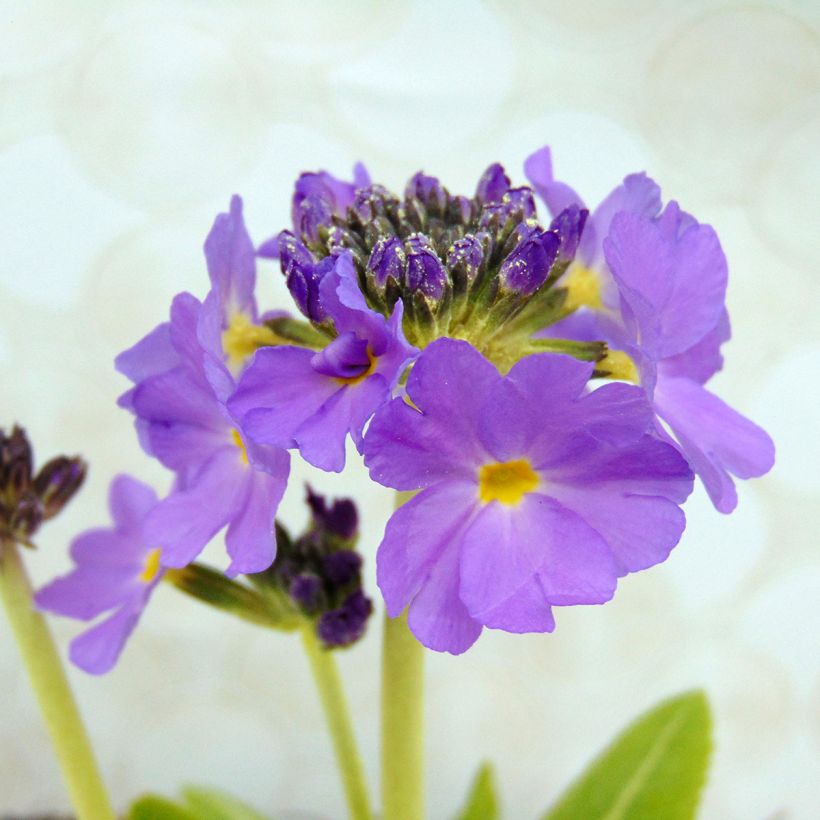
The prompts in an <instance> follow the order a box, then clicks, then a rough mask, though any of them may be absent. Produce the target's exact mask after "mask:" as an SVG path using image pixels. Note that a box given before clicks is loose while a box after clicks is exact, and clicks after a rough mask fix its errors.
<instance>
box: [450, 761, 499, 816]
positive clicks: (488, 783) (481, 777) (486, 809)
mask: <svg viewBox="0 0 820 820" xmlns="http://www.w3.org/2000/svg"><path fill="white" fill-rule="evenodd" d="M499 816H500V812H499V808H498V798H497V797H496V792H495V775H494V773H493V767H492V764H490V763H483V764H482V765H481V768H480V769H479V770H478V772H476V776H475V777H474V778H473V782H472V785H471V786H470V792H469V794H468V795H467V802H466V803H465V804H464V807H463V808H462V809H461V811H460V812H459V813H458V814H457V815H456V818H455V820H498V817H499Z"/></svg>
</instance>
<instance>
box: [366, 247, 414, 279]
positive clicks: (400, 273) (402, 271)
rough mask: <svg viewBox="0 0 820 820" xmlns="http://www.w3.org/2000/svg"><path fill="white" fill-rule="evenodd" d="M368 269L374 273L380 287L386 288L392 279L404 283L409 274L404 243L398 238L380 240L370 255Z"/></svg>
mask: <svg viewBox="0 0 820 820" xmlns="http://www.w3.org/2000/svg"><path fill="white" fill-rule="evenodd" d="M367 269H368V270H369V271H371V272H372V273H373V278H374V279H375V281H376V284H377V285H378V286H379V287H384V285H385V284H386V283H387V280H388V279H389V278H390V277H392V278H393V279H395V280H396V282H399V283H402V282H404V280H405V276H406V274H407V254H406V253H405V252H404V245H403V244H402V241H401V240H400V239H399V238H398V237H396V236H391V237H389V238H386V239H379V240H378V242H376V244H375V245H374V247H373V251H372V252H371V254H370V259H369V260H368V262H367Z"/></svg>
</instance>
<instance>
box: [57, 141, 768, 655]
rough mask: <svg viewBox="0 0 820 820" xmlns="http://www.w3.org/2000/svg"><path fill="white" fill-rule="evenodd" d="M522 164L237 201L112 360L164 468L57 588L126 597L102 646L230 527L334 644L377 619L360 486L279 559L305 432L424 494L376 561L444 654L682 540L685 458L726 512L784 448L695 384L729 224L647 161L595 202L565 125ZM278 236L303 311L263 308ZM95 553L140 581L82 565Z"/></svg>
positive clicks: (142, 433) (328, 182)
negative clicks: (559, 175)
mask: <svg viewBox="0 0 820 820" xmlns="http://www.w3.org/2000/svg"><path fill="white" fill-rule="evenodd" d="M525 171H526V175H527V177H528V179H529V180H530V182H531V183H532V187H530V186H528V185H523V186H516V185H514V184H513V183H512V181H511V180H510V177H509V176H508V175H507V173H506V172H505V170H504V169H503V168H502V167H501V166H500V165H499V164H497V163H495V164H492V165H490V166H489V167H488V168H487V170H486V171H485V172H484V173H483V174H482V175H481V177H480V178H479V181H478V184H477V187H476V190H475V192H474V194H473V195H471V196H466V195H454V194H451V193H450V192H449V191H448V190H447V189H446V187H444V185H443V184H442V183H441V182H440V180H439V179H437V178H436V177H433V176H430V175H427V174H425V173H422V172H419V173H417V174H414V175H413V176H412V177H411V178H410V180H409V181H408V183H407V185H406V187H405V189H404V191H403V193H402V194H401V195H397V194H394V193H393V192H391V191H389V190H388V189H387V188H385V187H384V186H382V185H379V184H374V183H372V182H371V179H370V176H369V174H368V172H367V171H366V170H365V169H364V167H363V166H361V165H358V166H356V168H355V169H354V172H353V180H352V181H345V180H340V179H337V178H336V177H334V176H333V175H331V174H330V173H328V172H326V171H320V172H317V173H305V174H302V175H301V176H300V177H299V179H298V180H297V182H296V185H295V190H294V194H293V198H292V201H291V217H292V223H293V224H292V225H291V226H290V228H286V229H284V230H278V231H273V232H272V236H271V238H270V239H268V240H266V241H264V242H263V243H262V244H261V245H259V246H258V247H256V246H255V245H254V243H253V242H252V240H251V237H250V236H249V234H248V231H247V229H246V227H245V224H244V220H243V214H242V201H241V200H240V199H239V198H238V197H234V198H233V199H232V200H231V204H230V209H229V211H228V212H227V213H224V214H220V215H219V216H218V217H217V219H216V221H215V223H214V225H213V228H212V230H211V232H210V234H209V235H208V238H207V240H206V242H205V256H206V262H207V267H208V273H209V277H210V286H211V287H210V292H209V293H208V294H207V296H206V297H205V298H204V300H203V301H200V300H199V299H198V298H196V297H195V296H193V295H191V294H189V293H181V294H179V295H177V296H176V297H175V299H174V300H173V303H172V305H171V315H170V320H169V321H168V322H165V323H162V324H160V325H159V326H157V327H156V328H155V329H154V330H153V331H151V332H150V333H149V334H148V335H147V336H145V338H144V339H142V340H141V341H140V342H138V343H137V344H136V345H135V346H134V347H132V348H131V349H130V350H127V351H125V352H124V353H123V354H121V355H120V356H119V357H118V358H117V367H118V369H119V370H120V371H121V372H122V373H123V374H124V375H126V376H127V377H128V378H129V379H130V380H131V381H132V383H133V387H132V388H131V389H130V390H128V392H126V393H125V394H124V395H123V396H122V397H121V399H120V404H121V405H122V406H124V407H125V408H127V409H128V410H130V411H131V412H132V413H133V414H134V416H135V419H136V429H137V433H138V435H139V438H140V442H141V444H142V446H143V448H144V449H145V450H146V452H147V453H149V454H150V455H152V456H154V457H156V458H157V459H159V461H160V462H162V464H163V465H165V466H166V467H167V468H169V469H170V470H171V471H172V472H173V475H174V479H173V486H172V488H171V491H170V492H169V494H168V495H167V497H165V498H164V499H162V500H159V501H158V502H156V503H155V504H154V503H151V504H150V505H149V504H147V502H146V504H145V505H144V509H143V518H144V520H143V521H141V525H142V527H141V529H140V534H139V536H137V535H136V522H135V521H132V522H131V523H133V524H134V527H135V529H134V534H133V535H132V536H129V537H128V538H125V537H123V536H121V535H117V537H116V538H114V536H111V537H110V538H109V539H108V541H107V542H106V543H108V545H109V546H108V547H106V548H105V549H110V550H111V555H110V556H106V555H105V549H104V548H103V547H102V546H100V549H99V551H97V550H96V548H95V550H94V551H90V552H89V553H88V555H86V552H85V548H83V549H78V551H77V553H76V556H75V557H76V558H77V561H78V568H77V569H76V570H75V572H74V573H73V574H72V575H70V576H68V577H67V578H66V579H63V580H60V581H57V582H55V584H54V585H52V587H49V588H47V589H46V590H45V591H44V592H43V593H42V595H41V599H42V600H41V603H43V601H46V602H49V601H50V605H51V604H53V607H52V608H54V609H55V611H66V612H67V613H68V614H76V613H80V615H79V616H80V617H86V616H87V617H91V616H93V615H95V614H98V613H101V612H103V611H107V610H109V609H116V613H115V615H114V616H112V617H111V618H110V620H109V621H106V622H105V623H104V624H103V625H102V626H100V627H97V628H96V629H99V630H101V631H102V632H103V633H105V632H106V630H108V632H109V633H110V634H112V635H113V634H115V633H116V636H118V637H116V640H115V639H114V638H112V642H111V643H110V645H108V646H106V647H102V648H99V646H102V645H96V644H95V646H98V648H97V649H94V650H86V652H87V653H88V654H87V655H86V656H85V658H84V660H83V663H84V664H85V666H86V668H92V667H93V668H92V671H102V669H104V668H108V666H110V664H111V663H113V661H114V659H115V658H116V655H117V653H118V651H119V648H120V647H121V643H122V640H124V635H125V634H126V633H127V631H128V630H130V628H131V627H132V626H133V623H134V622H135V621H136V617H138V614H139V611H140V610H141V607H142V605H143V604H144V602H145V600H147V595H148V594H149V593H150V589H152V588H153V586H152V585H153V584H154V583H155V582H156V579H157V578H158V577H160V574H161V572H162V568H163V567H175V568H182V567H185V566H186V565H187V564H189V563H190V562H192V561H193V560H194V559H195V558H196V556H197V555H198V554H199V553H200V552H201V550H202V549H203V548H204V547H205V545H206V544H207V542H208V541H209V540H210V539H211V538H212V537H213V536H214V535H215V534H216V533H218V532H219V531H220V530H222V529H223V528H225V527H227V533H226V544H227V550H228V553H229V556H230V559H231V560H230V564H229V566H228V569H227V574H228V575H230V576H235V575H237V574H239V573H263V572H264V573H265V578H267V579H268V580H269V581H270V583H271V584H272V585H273V588H275V591H276V594H277V595H281V596H284V598H286V599H287V601H288V603H287V604H286V607H290V608H291V609H292V610H293V611H294V612H297V613H298V614H299V617H312V618H314V619H316V628H317V630H318V632H319V634H320V637H321V639H322V641H323V642H324V644H325V645H326V646H343V645H347V644H348V643H350V642H352V641H354V640H356V639H357V638H358V637H360V636H361V634H362V633H363V631H364V624H365V623H366V620H367V617H368V615H369V614H370V608H371V607H370V602H369V599H368V598H367V597H366V596H365V595H364V593H363V592H362V590H361V575H360V570H361V556H360V555H359V554H358V553H356V552H355V551H353V550H352V549H351V547H350V545H349V544H348V545H345V544H344V543H342V542H344V539H343V538H342V542H340V543H342V546H339V544H338V543H337V539H338V537H340V536H339V535H338V533H337V534H336V535H332V537H331V535H328V534H329V533H331V534H332V532H333V530H334V527H335V526H336V524H334V525H331V524H328V521H330V520H331V518H335V517H338V516H341V517H342V518H344V515H345V514H343V510H344V509H345V507H344V505H343V506H342V507H339V508H338V509H337V508H335V507H334V508H333V509H334V510H336V512H335V513H333V515H331V513H330V512H329V511H328V509H327V508H325V507H323V506H322V504H323V503H324V502H322V504H320V503H319V501H318V500H316V501H315V509H314V516H313V518H312V522H313V523H312V525H311V526H312V528H313V529H312V530H310V532H309V533H308V534H307V535H305V536H302V537H300V538H299V539H296V540H295V541H294V540H291V539H290V538H289V536H288V537H287V538H288V540H287V542H286V543H285V542H283V545H282V550H283V552H282V555H281V556H280V558H279V559H277V558H276V536H275V529H276V527H275V526H274V522H275V515H276V511H277V508H278V505H279V502H280V500H281V498H282V495H283V493H284V490H285V485H286V482H287V479H288V471H289V458H290V456H289V453H288V451H291V450H295V451H297V452H298V453H299V454H300V455H301V456H302V457H303V458H304V459H306V460H307V461H309V462H310V463H311V464H313V465H315V466H317V467H319V468H321V469H324V470H327V471H334V472H338V471H341V470H342V469H343V467H344V466H345V447H346V442H347V439H348V437H350V438H351V439H352V440H353V442H354V444H355V445H356V447H357V449H358V450H359V452H360V453H363V455H364V458H365V462H366V464H367V466H368V467H369V469H370V474H371V477H372V478H373V479H374V480H376V481H378V482H381V483H383V484H385V485H386V486H388V487H392V488H395V489H397V490H403V491H417V495H416V496H415V497H414V498H412V499H411V500H409V501H408V502H407V503H406V504H405V505H404V506H403V507H401V508H399V509H398V510H397V511H396V512H395V513H394V515H393V517H392V518H391V519H390V521H389V523H388V525H387V529H386V532H385V536H384V540H383V541H382V544H381V546H380V547H379V549H378V558H377V562H378V581H379V586H380V588H381V590H382V593H383V595H384V598H385V601H386V604H387V610H388V614H390V615H391V616H396V615H398V614H399V613H400V612H402V611H403V610H404V609H405V608H409V615H408V617H409V624H410V628H411V629H412V630H413V632H414V633H415V635H416V636H417V637H418V639H419V640H420V641H421V642H422V643H424V644H425V645H427V646H428V647H431V648H433V649H437V650H446V651H449V652H463V651H464V650H465V649H467V648H468V647H469V646H470V645H471V644H472V643H473V642H474V641H475V640H476V639H477V637H478V635H479V633H480V632H481V630H482V629H483V628H484V627H488V628H494V629H502V630H506V631H508V632H549V631H551V630H552V629H553V628H554V627H555V621H554V607H560V606H570V605H575V604H600V603H603V602H605V601H607V600H608V599H609V598H611V597H612V595H613V594H614V592H615V587H616V584H617V580H618V578H619V577H621V576H623V575H625V574H627V573H630V572H636V571H639V570H643V569H646V568H648V567H650V566H652V565H653V564H656V563H658V562H660V561H663V560H665V559H666V557H667V556H668V555H669V552H670V551H671V550H672V548H673V547H674V546H675V545H676V544H677V543H678V541H679V539H680V537H681V535H682V533H683V529H684V525H685V519H684V514H683V512H682V510H681V505H682V503H683V502H684V500H685V499H686V497H687V496H688V495H689V493H690V491H691V489H692V484H693V477H694V474H697V476H698V477H699V478H700V479H701V480H702V482H703V484H704V486H705V487H706V490H707V492H708V493H709V496H710V497H711V499H712V501H713V502H714V504H715V506H716V507H717V508H718V509H719V510H721V511H722V512H729V511H731V510H732V509H733V508H734V506H735V504H736V503H737V495H736V491H735V487H734V483H733V481H732V478H731V476H735V477H737V478H750V477H753V476H758V475H762V474H763V473H765V472H766V471H767V470H768V469H769V468H770V467H771V465H772V462H773V458H774V448H773V445H772V443H771V440H770V439H769V437H768V436H767V435H766V433H765V432H763V431H762V430H761V429H760V428H759V427H757V426H756V425H754V424H753V423H752V422H750V421H749V420H747V419H745V418H744V417H743V416H741V415H740V414H739V413H737V412H736V411H734V410H732V409H731V408H730V407H728V406H727V405H726V404H724V403H723V402H722V401H721V400H720V399H719V398H717V397H716V396H714V395H713V394H712V393H711V392H709V391H708V390H707V389H706V387H705V384H706V383H707V381H708V380H709V379H710V378H711V377H712V376H713V375H714V374H715V373H716V372H717V371H718V370H720V369H721V367H722V365H723V359H722V356H721V351H720V348H721V345H722V344H723V343H724V342H725V341H727V340H728V338H729V335H730V334H729V320H728V314H727V312H726V307H725V295H726V284H727V265H726V260H725V257H724V255H723V251H722V249H721V247H720V242H719V241H718V238H717V235H716V233H715V231H714V230H713V229H712V228H711V227H709V226H707V225H702V224H700V223H698V222H697V220H696V219H695V218H694V217H692V216H690V215H689V214H686V213H684V212H683V211H681V210H680V208H679V207H678V205H677V203H674V202H670V203H668V204H667V205H666V206H665V207H664V206H663V204H662V200H661V192H660V188H659V187H658V186H657V184H656V183H655V182H654V181H653V180H652V179H650V178H649V177H648V176H647V175H646V174H643V173H639V174H631V175H629V176H627V177H626V178H625V179H624V181H623V183H622V184H621V185H619V186H618V187H617V188H616V189H615V190H614V191H613V192H612V193H611V194H610V195H609V196H607V197H606V198H605V199H604V201H603V202H602V203H601V204H600V205H599V206H598V207H597V208H596V209H595V210H594V211H593V212H592V214H591V215H590V213H589V211H588V210H587V208H586V207H585V205H584V202H583V200H582V199H581V198H580V197H579V196H578V194H577V193H576V192H575V191H574V190H573V189H572V188H570V187H569V186H568V185H566V184H565V183H563V182H560V181H557V180H556V179H555V178H554V176H553V171H552V158H551V155H550V152H549V149H547V148H544V149H541V150H540V151H537V152H536V153H534V154H533V155H532V156H530V157H529V158H528V160H527V161H526V164H525ZM536 194H537V195H538V196H539V197H540V198H541V199H542V200H543V202H544V203H545V204H546V206H547V210H548V212H549V214H550V218H549V219H546V220H545V219H540V218H539V207H540V206H539V205H538V203H537V202H536V196H535V195H536ZM274 227H275V226H274ZM260 257H261V258H262V259H265V260H271V259H273V260H277V261H278V264H279V266H280V268H281V271H282V274H283V276H284V277H285V280H286V283H287V287H288V290H289V292H290V294H291V296H292V297H293V302H294V305H295V308H296V311H297V315H296V316H293V315H289V314H287V313H284V312H282V311H267V312H260V310H259V308H258V306H257V302H256V297H255V293H254V291H255V284H256V275H257V271H256V265H257V258H260ZM263 264H269V263H267V262H265V263H263ZM630 382H631V383H630ZM119 481H120V484H122V482H124V481H125V479H120V480H119ZM123 486H124V485H123ZM145 492H147V490H146V491H145ZM112 497H113V496H112ZM311 498H314V500H315V499H318V496H313V495H311ZM149 506H150V510H149V509H148V508H149ZM112 514H114V517H115V520H117V526H118V527H120V522H119V520H118V518H117V516H118V515H120V513H119V512H118V511H117V510H114V508H113V501H112ZM325 516H330V518H327V517H325ZM337 524H338V522H337ZM277 526H278V529H279V532H280V537H281V538H285V534H286V531H285V530H284V528H283V527H281V526H279V525H277ZM339 526H341V525H339ZM353 526H354V529H355V516H354V525H353ZM116 531H117V532H119V530H116ZM351 532H352V531H351ZM129 538H130V539H131V540H129ZM327 538H330V540H329V541H328V540H327ZM323 539H325V540H323ZM320 542H321V544H322V545H324V546H321V549H320V548H319V547H317V546H316V545H317V544H320ZM83 543H85V542H83ZM328 545H330V546H329V547H328ZM89 549H90V548H89ZM155 550H159V552H155ZM328 550H329V551H328ZM115 553H116V554H115ZM146 556H149V557H150V560H151V561H153V560H154V558H153V557H152V556H158V563H157V568H156V575H152V576H151V579H150V582H145V581H144V580H140V579H141V578H145V577H147V575H144V574H143V573H144V572H145V573H147V570H146V568H145V561H146V560H148V558H147V557H146ZM86 558H88V561H89V562H90V563H88V568H86V566H85V563H84V562H85V561H86ZM92 559H93V560H92ZM94 561H96V562H97V564H98V565H99V567H102V566H103V565H106V566H107V565H108V563H110V564H111V566H118V567H120V566H121V567H122V578H123V579H124V578H125V575H126V574H128V577H129V578H130V580H129V581H128V582H127V583H126V581H125V580H123V581H122V583H120V581H114V580H112V584H113V585H114V586H113V587H112V590H108V589H107V588H106V584H105V582H104V581H102V580H99V579H102V578H103V574H100V572H98V571H96V570H95V574H94V575H93V577H94V579H95V580H93V582H91V581H89V582H88V583H87V584H86V583H85V581H84V580H83V579H85V578H91V574H89V573H91V566H92V564H93V562H94ZM275 561H276V563H275ZM151 566H152V567H153V564H152V565H151ZM99 567H98V569H99ZM126 567H127V572H126ZM118 571H119V570H118ZM129 573H130V574H129ZM260 577H261V576H260ZM112 578H113V576H112ZM72 579H73V580H72ZM77 579H79V580H77ZM84 584H85V586H84ZM117 584H119V586H117ZM115 588H116V589H120V588H122V590H126V589H127V590H130V592H128V593H127V594H126V593H125V592H122V594H120V592H115V591H113V590H114V589H115ZM137 591H140V595H139V596H138V595H137ZM83 596H88V598H89V600H88V601H83ZM123 596H124V597H123ZM129 596H130V597H129ZM284 598H283V600H284ZM44 605H45V604H44ZM61 607H62V609H61ZM106 624H112V625H110V626H106ZM126 627H127V628H126ZM95 634H98V633H96V632H95V631H94V630H92V631H91V632H89V633H88V634H87V635H86V636H85V637H84V638H82V639H78V644H77V645H79V646H80V647H82V646H86V645H89V644H93V643H94V640H95V639H94V638H93V636H94V635H95ZM121 639H122V640H121ZM79 641H85V642H86V643H83V644H81V643H79ZM117 641H119V644H118V643H117ZM77 651H78V650H76V648H75V654H76V652H77ZM94 652H97V653H98V654H97V655H94ZM89 658H91V659H90V660H89Z"/></svg>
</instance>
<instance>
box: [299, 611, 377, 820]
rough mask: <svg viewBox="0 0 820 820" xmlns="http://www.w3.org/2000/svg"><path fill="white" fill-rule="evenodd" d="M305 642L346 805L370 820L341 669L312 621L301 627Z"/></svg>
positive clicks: (361, 818)
mask: <svg viewBox="0 0 820 820" xmlns="http://www.w3.org/2000/svg"><path fill="white" fill-rule="evenodd" d="M301 632H302V644H303V645H304V647H305V652H306V654H307V656H308V660H309V661H310V668H311V671H312V672H313V677H314V680H315V681H316V687H317V689H318V690H319V699H320V700H321V702H322V708H323V710H324V713H325V719H326V720H327V726H328V729H329V731H330V737H331V739H332V741H333V751H334V752H335V754H336V763H337V765H338V767H339V773H340V775H341V778H342V785H343V787H344V792H345V798H346V799H347V808H348V811H349V812H350V817H351V818H352V819H353V820H370V819H371V818H372V816H373V814H372V812H371V809H370V798H369V797H368V792H367V783H366V781H365V776H364V768H363V767H362V759H361V756H360V755H359V750H358V748H357V746H356V739H355V737H354V735H353V726H352V724H351V721H350V714H349V712H348V708H347V702H346V701H345V696H344V690H343V689H342V683H341V680H340V678H339V670H338V668H337V667H336V660H335V658H334V657H333V653H332V652H330V651H328V650H326V649H324V648H323V647H322V646H320V645H319V641H318V639H317V637H316V631H315V627H314V625H313V624H311V623H309V624H306V625H305V627H304V628H303V629H302V630H301Z"/></svg>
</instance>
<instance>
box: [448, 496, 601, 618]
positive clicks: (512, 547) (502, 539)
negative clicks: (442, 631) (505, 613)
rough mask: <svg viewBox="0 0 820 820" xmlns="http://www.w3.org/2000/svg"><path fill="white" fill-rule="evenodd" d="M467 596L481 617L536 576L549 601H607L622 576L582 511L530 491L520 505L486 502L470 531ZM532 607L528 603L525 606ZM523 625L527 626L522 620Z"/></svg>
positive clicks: (465, 554) (464, 573)
mask: <svg viewBox="0 0 820 820" xmlns="http://www.w3.org/2000/svg"><path fill="white" fill-rule="evenodd" d="M460 573H461V598H462V600H463V601H464V603H465V604H466V606H467V609H468V610H469V612H470V615H472V617H474V618H476V619H477V620H479V621H482V623H483V618H484V615H485V614H486V613H488V612H492V613H494V618H495V617H497V611H498V610H499V609H500V608H501V607H502V606H503V605H504V604H505V603H506V602H507V601H513V600H514V599H515V597H516V596H517V595H518V594H519V593H523V594H524V595H525V598H526V597H527V596H530V595H531V593H532V590H531V589H530V588H529V585H530V584H531V583H532V582H533V581H537V582H538V585H539V586H540V588H541V592H542V595H543V604H544V607H545V608H546V607H549V605H550V604H554V605H559V606H567V605H571V604H594V603H603V602H604V601H608V600H609V599H610V598H611V597H612V595H613V593H614V591H615V586H616V583H617V572H616V566H615V562H614V560H613V558H612V554H611V553H610V550H609V548H608V546H607V544H606V542H605V541H604V540H603V538H601V536H600V535H599V534H598V533H597V532H596V531H595V530H594V529H593V528H592V527H590V526H589V524H587V523H586V522H585V521H584V520H583V519H582V518H581V517H580V516H578V515H576V514H575V513H574V512H572V511H571V510H568V509H566V508H565V507H563V506H561V505H560V504H559V503H557V502H556V501H554V500H553V499H551V498H548V497H547V496H544V495H540V494H537V493H531V494H529V495H527V496H525V497H524V498H523V499H522V500H521V502H520V503H519V504H518V505H517V506H515V507H509V506H506V505H504V504H501V503H500V502H498V501H493V502H491V503H489V504H488V505H486V506H485V507H484V509H483V510H482V511H481V512H480V513H479V515H478V516H477V517H476V518H475V520H474V521H473V522H472V524H471V525H470V527H469V529H468V530H467V532H466V533H465V535H464V539H463V542H462V548H461V569H460ZM529 609H530V607H524V608H523V611H524V612H527V611H528V610H529ZM520 626H523V624H521V625H520Z"/></svg>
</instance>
